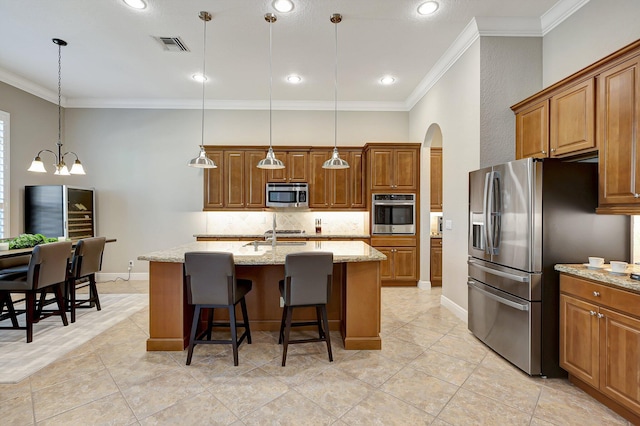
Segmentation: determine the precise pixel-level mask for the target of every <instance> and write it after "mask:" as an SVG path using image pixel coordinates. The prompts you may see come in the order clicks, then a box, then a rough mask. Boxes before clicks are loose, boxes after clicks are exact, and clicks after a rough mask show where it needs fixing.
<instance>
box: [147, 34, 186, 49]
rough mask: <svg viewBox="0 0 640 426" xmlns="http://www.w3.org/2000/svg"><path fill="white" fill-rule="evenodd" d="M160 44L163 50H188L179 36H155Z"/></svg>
mask: <svg viewBox="0 0 640 426" xmlns="http://www.w3.org/2000/svg"><path fill="white" fill-rule="evenodd" d="M155 39H156V40H158V41H159V42H160V44H162V47H163V48H164V50H168V51H169V52H188V51H189V48H188V47H187V45H186V44H184V42H183V41H182V40H181V39H180V37H155Z"/></svg>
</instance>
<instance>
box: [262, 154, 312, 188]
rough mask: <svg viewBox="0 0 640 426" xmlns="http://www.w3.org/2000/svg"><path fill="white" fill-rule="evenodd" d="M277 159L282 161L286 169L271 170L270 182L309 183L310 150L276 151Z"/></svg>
mask: <svg viewBox="0 0 640 426" xmlns="http://www.w3.org/2000/svg"><path fill="white" fill-rule="evenodd" d="M274 153H275V154H276V158H278V159H279V160H281V161H282V162H283V163H284V165H285V168H284V169H276V170H269V172H268V177H267V179H268V182H285V183H286V182H308V181H309V150H308V149H303V150H292V151H283V150H274Z"/></svg>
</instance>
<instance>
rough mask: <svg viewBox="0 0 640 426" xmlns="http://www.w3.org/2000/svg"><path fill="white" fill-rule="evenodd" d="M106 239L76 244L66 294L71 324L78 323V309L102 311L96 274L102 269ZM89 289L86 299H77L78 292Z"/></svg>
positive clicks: (92, 238)
mask: <svg viewBox="0 0 640 426" xmlns="http://www.w3.org/2000/svg"><path fill="white" fill-rule="evenodd" d="M106 241H107V239H106V238H105V237H91V238H83V239H81V240H78V242H77V243H76V247H75V250H74V251H73V256H72V258H71V266H70V273H69V279H68V280H67V290H66V292H65V294H66V295H67V296H68V297H69V303H68V308H69V312H70V314H71V322H72V323H74V322H76V308H79V307H87V308H93V307H94V306H95V307H96V308H97V310H98V311H99V310H101V309H102V308H101V307H100V297H99V296H98V287H97V286H96V272H99V271H100V270H101V269H102V256H103V253H104V245H105V243H106ZM84 287H89V296H88V298H86V299H80V300H78V299H77V290H78V289H80V288H84Z"/></svg>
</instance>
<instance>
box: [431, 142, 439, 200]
mask: <svg viewBox="0 0 640 426" xmlns="http://www.w3.org/2000/svg"><path fill="white" fill-rule="evenodd" d="M430 177H431V211H432V212H441V211H442V148H431V176H430Z"/></svg>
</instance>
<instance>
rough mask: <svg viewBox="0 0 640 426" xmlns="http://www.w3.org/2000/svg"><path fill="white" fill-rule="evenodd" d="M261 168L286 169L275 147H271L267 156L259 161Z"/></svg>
mask: <svg viewBox="0 0 640 426" xmlns="http://www.w3.org/2000/svg"><path fill="white" fill-rule="evenodd" d="M257 167H258V168H259V169H270V170H274V169H284V163H283V162H282V161H280V160H278V159H277V158H276V154H275V153H274V152H273V148H271V147H269V151H267V156H266V157H265V158H263V159H262V160H260V161H259V162H258V166H257Z"/></svg>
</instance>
